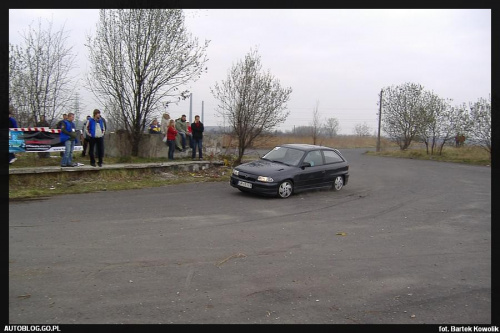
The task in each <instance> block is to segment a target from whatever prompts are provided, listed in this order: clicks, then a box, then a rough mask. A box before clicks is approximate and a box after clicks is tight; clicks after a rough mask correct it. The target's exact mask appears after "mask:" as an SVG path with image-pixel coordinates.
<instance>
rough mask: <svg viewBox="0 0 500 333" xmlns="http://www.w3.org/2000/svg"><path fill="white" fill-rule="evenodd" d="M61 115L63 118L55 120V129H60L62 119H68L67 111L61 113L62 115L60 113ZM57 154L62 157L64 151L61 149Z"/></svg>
mask: <svg viewBox="0 0 500 333" xmlns="http://www.w3.org/2000/svg"><path fill="white" fill-rule="evenodd" d="M62 116H63V119H61V120H59V121H58V122H57V124H56V128H57V129H61V126H62V125H63V123H64V121H65V120H66V119H68V114H67V113H63V115H62ZM59 155H60V156H61V157H63V156H64V152H63V151H61V152H60V153H59Z"/></svg>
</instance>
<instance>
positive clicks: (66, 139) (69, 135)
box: [60, 112, 76, 167]
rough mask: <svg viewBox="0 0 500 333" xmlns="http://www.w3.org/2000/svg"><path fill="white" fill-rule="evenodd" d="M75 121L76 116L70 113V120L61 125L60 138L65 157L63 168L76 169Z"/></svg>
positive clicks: (62, 163)
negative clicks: (74, 154)
mask: <svg viewBox="0 0 500 333" xmlns="http://www.w3.org/2000/svg"><path fill="white" fill-rule="evenodd" d="M74 119H75V114H74V113H72V112H70V113H68V118H67V119H66V120H64V121H63V123H62V125H61V133H60V138H61V142H62V143H64V148H65V149H64V155H63V158H62V159H61V167H74V166H76V164H73V150H74V149H75V141H76V128H75V123H74V122H73V120H74Z"/></svg>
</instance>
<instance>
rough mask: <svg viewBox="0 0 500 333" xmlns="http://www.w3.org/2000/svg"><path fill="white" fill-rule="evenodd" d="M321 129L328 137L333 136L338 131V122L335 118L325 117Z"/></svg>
mask: <svg viewBox="0 0 500 333" xmlns="http://www.w3.org/2000/svg"><path fill="white" fill-rule="evenodd" d="M323 131H324V132H325V134H326V135H328V137H329V138H333V137H334V136H336V135H337V134H338V132H339V131H340V123H339V121H338V119H337V118H334V117H331V118H327V119H326V122H325V124H324V126H323Z"/></svg>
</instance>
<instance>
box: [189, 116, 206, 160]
mask: <svg viewBox="0 0 500 333" xmlns="http://www.w3.org/2000/svg"><path fill="white" fill-rule="evenodd" d="M204 130H205V128H204V126H203V123H202V122H201V121H200V116H198V115H196V116H194V123H193V124H191V132H192V133H193V134H192V142H193V153H192V154H191V157H192V158H193V160H194V159H195V158H196V147H198V156H199V158H200V161H201V160H202V159H203V131H204Z"/></svg>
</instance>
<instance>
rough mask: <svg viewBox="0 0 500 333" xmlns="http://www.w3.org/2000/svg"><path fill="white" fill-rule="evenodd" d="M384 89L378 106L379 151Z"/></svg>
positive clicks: (378, 146)
mask: <svg viewBox="0 0 500 333" xmlns="http://www.w3.org/2000/svg"><path fill="white" fill-rule="evenodd" d="M383 91H384V90H383V89H381V90H380V102H379V106H378V136H377V152H379V151H380V124H381V122H382V92H383Z"/></svg>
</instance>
